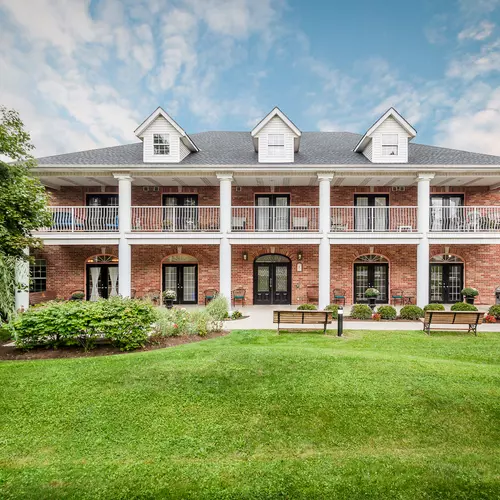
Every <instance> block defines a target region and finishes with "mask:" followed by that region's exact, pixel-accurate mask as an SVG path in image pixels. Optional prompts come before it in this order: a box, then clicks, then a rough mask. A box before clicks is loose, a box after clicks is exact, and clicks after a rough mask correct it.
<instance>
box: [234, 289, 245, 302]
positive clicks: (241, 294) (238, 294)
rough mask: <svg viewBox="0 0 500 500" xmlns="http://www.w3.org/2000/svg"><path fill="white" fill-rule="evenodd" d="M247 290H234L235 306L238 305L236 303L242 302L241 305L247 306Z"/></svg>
mask: <svg viewBox="0 0 500 500" xmlns="http://www.w3.org/2000/svg"><path fill="white" fill-rule="evenodd" d="M246 292H247V291H246V290H245V288H235V289H234V290H233V293H232V296H233V306H235V305H236V301H238V300H239V301H240V303H241V305H242V306H244V305H245V294H246Z"/></svg>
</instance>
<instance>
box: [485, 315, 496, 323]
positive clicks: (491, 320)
mask: <svg viewBox="0 0 500 500" xmlns="http://www.w3.org/2000/svg"><path fill="white" fill-rule="evenodd" d="M484 322H485V323H496V322H497V319H496V318H495V316H492V315H491V314H487V315H486V316H485V317H484Z"/></svg>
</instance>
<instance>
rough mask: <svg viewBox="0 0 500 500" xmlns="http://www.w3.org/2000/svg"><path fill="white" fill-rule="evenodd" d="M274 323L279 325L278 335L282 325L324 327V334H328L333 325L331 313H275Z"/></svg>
mask: <svg viewBox="0 0 500 500" xmlns="http://www.w3.org/2000/svg"><path fill="white" fill-rule="evenodd" d="M273 323H278V335H279V333H280V324H282V323H285V324H293V325H323V333H326V327H327V325H330V324H331V323H332V312H331V311H273Z"/></svg>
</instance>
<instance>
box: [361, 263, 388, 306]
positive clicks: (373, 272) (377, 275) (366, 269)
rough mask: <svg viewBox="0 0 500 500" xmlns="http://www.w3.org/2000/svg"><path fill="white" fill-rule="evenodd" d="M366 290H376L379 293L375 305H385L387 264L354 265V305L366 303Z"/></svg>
mask: <svg viewBox="0 0 500 500" xmlns="http://www.w3.org/2000/svg"><path fill="white" fill-rule="evenodd" d="M367 288H376V289H377V290H378V291H379V292H380V295H379V296H378V298H377V303H379V304H385V303H387V297H388V293H387V291H388V288H389V266H388V264H354V301H355V302H356V303H363V302H368V299H367V298H366V297H365V290H366V289H367Z"/></svg>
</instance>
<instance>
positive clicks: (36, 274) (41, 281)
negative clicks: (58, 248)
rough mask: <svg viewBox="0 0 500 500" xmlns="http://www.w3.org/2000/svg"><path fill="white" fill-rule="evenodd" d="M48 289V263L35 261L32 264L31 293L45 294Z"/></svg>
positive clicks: (41, 260) (43, 260)
mask: <svg viewBox="0 0 500 500" xmlns="http://www.w3.org/2000/svg"><path fill="white" fill-rule="evenodd" d="M46 289H47V261H46V260H45V259H35V260H34V261H33V262H32V263H31V264H30V292H45V290H46Z"/></svg>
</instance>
